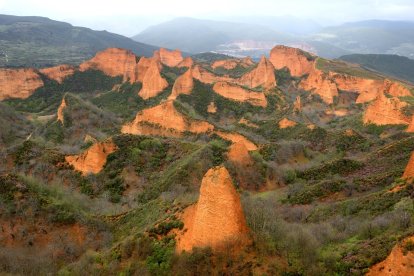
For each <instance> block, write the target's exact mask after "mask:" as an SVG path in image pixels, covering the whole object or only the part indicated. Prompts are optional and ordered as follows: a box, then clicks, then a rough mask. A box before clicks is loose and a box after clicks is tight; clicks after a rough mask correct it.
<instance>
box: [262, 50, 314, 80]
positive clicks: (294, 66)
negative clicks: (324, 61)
mask: <svg viewBox="0 0 414 276" xmlns="http://www.w3.org/2000/svg"><path fill="white" fill-rule="evenodd" d="M270 62H271V63H272V64H273V66H274V67H275V68H276V69H282V68H285V67H286V68H288V69H289V71H290V74H291V75H292V76H294V77H300V76H303V75H306V74H309V73H310V72H311V71H312V69H313V64H314V57H312V56H311V54H309V53H306V52H304V51H302V50H300V49H296V48H291V47H286V46H282V45H278V46H276V47H274V48H273V49H272V50H271V51H270Z"/></svg>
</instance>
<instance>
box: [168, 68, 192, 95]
mask: <svg viewBox="0 0 414 276" xmlns="http://www.w3.org/2000/svg"><path fill="white" fill-rule="evenodd" d="M193 88H194V81H193V72H192V69H191V68H189V69H188V70H187V71H186V72H185V73H184V74H182V75H181V76H179V77H178V78H177V79H176V80H175V82H174V86H173V88H172V92H171V95H170V96H169V97H168V99H172V100H175V99H176V98H177V97H178V95H180V94H187V95H188V94H190V93H191V91H193Z"/></svg>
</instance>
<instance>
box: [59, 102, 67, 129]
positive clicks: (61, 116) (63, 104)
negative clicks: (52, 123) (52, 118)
mask: <svg viewBox="0 0 414 276" xmlns="http://www.w3.org/2000/svg"><path fill="white" fill-rule="evenodd" d="M66 106H67V105H66V100H65V97H63V99H62V102H61V103H60V105H59V108H58V110H57V121H58V122H61V123H62V124H64V117H65V116H64V114H63V112H64V110H65V108H66Z"/></svg>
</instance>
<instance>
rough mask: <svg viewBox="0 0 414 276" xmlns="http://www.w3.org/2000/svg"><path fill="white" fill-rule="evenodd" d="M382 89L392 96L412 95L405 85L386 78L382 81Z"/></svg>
mask: <svg viewBox="0 0 414 276" xmlns="http://www.w3.org/2000/svg"><path fill="white" fill-rule="evenodd" d="M384 91H385V92H387V93H388V94H390V95H391V96H394V97H405V96H412V94H411V92H410V90H409V89H408V88H407V87H405V86H404V85H402V84H401V83H399V82H395V81H390V80H388V79H386V80H385V81H384Z"/></svg>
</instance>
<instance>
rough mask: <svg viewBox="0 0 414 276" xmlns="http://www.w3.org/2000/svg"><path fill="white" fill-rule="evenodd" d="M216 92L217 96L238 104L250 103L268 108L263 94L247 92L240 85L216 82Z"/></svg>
mask: <svg viewBox="0 0 414 276" xmlns="http://www.w3.org/2000/svg"><path fill="white" fill-rule="evenodd" d="M213 90H214V92H216V93H217V94H219V95H221V96H223V97H225V98H227V99H230V100H234V101H238V102H248V103H250V104H252V105H255V106H261V107H266V106H267V100H266V97H265V95H264V93H262V92H253V91H249V90H246V89H244V88H242V87H240V86H238V85H235V84H230V83H227V82H222V81H220V82H216V83H215V84H214V86H213Z"/></svg>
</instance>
